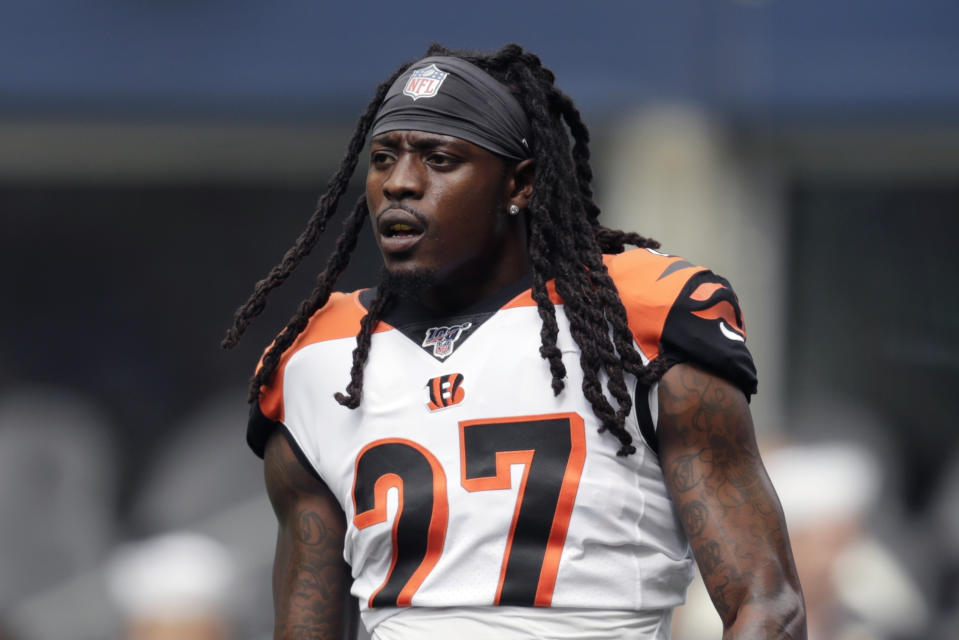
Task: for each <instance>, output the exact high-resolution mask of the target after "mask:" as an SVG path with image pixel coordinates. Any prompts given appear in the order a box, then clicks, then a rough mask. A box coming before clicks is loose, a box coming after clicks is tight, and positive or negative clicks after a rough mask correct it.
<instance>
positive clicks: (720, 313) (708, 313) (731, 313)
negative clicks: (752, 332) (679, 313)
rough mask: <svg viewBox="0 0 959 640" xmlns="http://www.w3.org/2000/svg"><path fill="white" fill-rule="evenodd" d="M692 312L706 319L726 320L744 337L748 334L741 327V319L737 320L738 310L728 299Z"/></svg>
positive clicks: (731, 327) (730, 326)
mask: <svg viewBox="0 0 959 640" xmlns="http://www.w3.org/2000/svg"><path fill="white" fill-rule="evenodd" d="M692 313H693V315H694V316H699V317H700V318H704V319H706V320H724V321H725V322H726V324H728V325H729V328H730V329H732V330H734V331H736V332H737V333H739V334H742V335H743V337H745V336H746V330H745V329H743V328H742V327H740V326H739V321H738V320H736V310H735V309H733V305H731V304H730V303H729V302H728V301H727V300H720V301H719V302H717V303H716V304H714V305H713V306H711V307H709V308H708V309H703V310H702V311H693V312H692Z"/></svg>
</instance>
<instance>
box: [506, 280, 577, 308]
mask: <svg viewBox="0 0 959 640" xmlns="http://www.w3.org/2000/svg"><path fill="white" fill-rule="evenodd" d="M546 295H548V296H549V299H550V300H551V301H552V302H553V304H563V299H562V298H560V297H559V294H558V293H556V281H554V280H550V281H549V282H547V283H546ZM535 306H536V301H535V300H533V290H532V289H527V290H526V291H524V292H523V293H521V294H519V295H518V296H516V297H515V298H513V299H512V300H510V301H509V302H507V303H506V304H505V305H503V307H502V308H503V309H515V308H517V307H535Z"/></svg>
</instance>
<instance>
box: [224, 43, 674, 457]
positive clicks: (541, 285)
mask: <svg viewBox="0 0 959 640" xmlns="http://www.w3.org/2000/svg"><path fill="white" fill-rule="evenodd" d="M426 55H427V56H436V55H440V56H455V57H458V58H461V59H463V60H466V61H468V62H470V63H472V64H474V65H476V66H477V67H479V68H481V69H483V70H484V71H485V72H486V73H488V74H489V75H491V76H492V77H494V78H496V79H497V80H499V81H500V82H501V83H502V84H503V85H505V86H506V87H508V88H509V89H510V91H511V92H512V93H513V94H514V96H515V97H516V99H517V100H518V101H519V103H520V105H521V106H522V108H523V111H524V112H525V113H526V115H527V117H528V118H529V121H530V126H531V129H532V140H531V141H530V143H531V147H532V148H533V150H534V155H535V158H536V164H535V170H534V171H535V173H534V177H533V195H532V199H531V201H530V205H529V207H528V209H527V224H528V225H529V234H528V238H529V240H528V242H529V244H528V251H529V257H530V262H531V265H532V271H533V287H532V296H533V299H534V301H535V302H536V305H537V308H538V310H539V316H540V318H541V320H542V329H541V331H540V341H541V345H540V349H539V351H540V354H541V355H542V357H543V358H544V359H546V360H547V361H548V363H549V368H550V372H551V374H552V389H553V393H554V394H556V395H558V394H559V393H560V392H562V390H563V388H564V386H565V385H564V382H563V379H564V378H565V377H566V367H565V365H564V364H563V361H562V354H561V352H560V350H559V348H558V347H557V344H556V339H557V335H558V333H559V327H558V325H557V322H556V308H555V306H554V305H553V302H552V301H551V300H550V298H549V294H548V292H547V282H548V281H550V280H553V281H554V283H555V287H556V292H557V294H559V296H560V298H562V300H563V305H564V311H565V313H566V317H567V319H568V320H569V324H570V331H571V333H572V337H573V339H574V340H575V341H576V344H577V345H578V346H579V348H580V350H581V352H582V355H581V357H580V366H581V367H582V369H583V376H584V377H583V394H584V395H585V397H586V399H587V400H589V402H590V404H591V405H592V408H593V411H594V412H595V414H596V416H597V418H599V420H600V422H601V424H602V427H601V429H600V430H601V431H609V432H610V433H611V434H613V435H614V436H615V437H616V438H618V440H619V442H620V449H619V454H620V455H629V454H631V453H633V452H635V450H636V448H635V447H634V446H633V444H632V438H631V436H630V435H629V433H628V432H627V431H626V430H625V428H624V423H625V420H626V416H628V415H629V413H630V411H631V410H632V397H631V395H630V393H629V390H628V389H627V387H626V382H625V379H624V374H625V373H631V374H633V375H634V376H636V377H637V378H638V379H639V380H640V381H641V382H643V383H645V384H652V383H653V382H655V381H656V380H658V379H659V378H660V377H661V376H662V374H663V373H664V371H665V366H664V363H663V362H662V361H660V360H659V359H656V360H653V361H652V362H650V363H649V364H648V365H644V364H643V362H642V359H641V356H640V354H639V353H638V352H637V351H636V349H635V348H634V347H633V337H632V334H631V332H630V330H629V327H628V326H627V322H626V309H625V307H624V306H623V303H622V301H621V300H620V297H619V293H618V291H617V289H616V286H615V284H614V283H613V280H612V278H611V277H610V276H609V273H608V272H607V270H606V266H605V264H604V263H603V260H602V254H603V253H622V252H623V251H624V248H625V245H627V244H631V245H635V246H637V247H648V248H657V247H659V243H658V242H656V241H654V240H651V239H648V238H644V237H643V236H641V235H639V234H636V233H629V232H624V231H617V230H613V229H607V228H605V227H603V226H601V225H600V224H599V222H598V220H597V218H598V216H599V213H600V210H599V207H598V206H597V205H596V204H595V202H593V192H592V187H591V182H592V179H593V172H592V168H591V167H590V151H589V131H588V129H587V128H586V125H585V124H584V123H583V120H582V118H581V117H580V113H579V111H578V110H577V108H576V106H575V105H574V104H573V101H572V100H571V99H570V98H569V97H568V96H567V95H566V94H564V93H563V92H562V91H560V90H559V89H558V88H556V86H555V85H554V84H553V83H554V80H555V76H554V75H553V72H552V71H550V70H549V69H547V68H546V67H544V66H543V65H542V63H541V62H540V59H539V57H538V56H536V55H534V54H532V53H529V52H527V51H525V50H523V48H522V47H520V46H518V45H515V44H509V45H506V46H505V47H503V48H502V49H500V50H499V51H497V52H495V53H493V54H490V55H484V54H478V53H474V52H468V51H451V50H449V49H447V48H445V47H443V46H440V45H436V44H434V45H432V46H431V47H430V48H429V50H428V51H427V54H426ZM410 64H411V63H406V64H404V65H403V66H401V67H400V68H399V69H398V70H397V71H396V72H395V73H394V74H393V75H392V76H391V77H390V78H389V79H387V81H386V82H384V83H383V84H381V85H379V87H377V90H376V94H375V95H374V97H373V99H372V101H371V102H370V103H369V105H367V107H366V110H365V111H364V113H363V115H362V116H361V117H360V119H359V122H358V123H357V126H356V130H355V131H354V132H353V136H352V138H351V140H350V143H349V147H348V150H347V154H346V156H345V157H344V159H343V162H342V164H341V165H340V168H339V170H338V171H337V172H336V174H335V175H334V176H333V178H332V179H331V180H330V183H329V185H328V186H327V191H326V193H324V194H323V195H322V196H321V197H320V199H319V202H318V204H317V207H316V210H315V211H314V213H313V215H312V217H311V218H310V220H309V222H308V223H307V227H306V229H305V230H304V231H303V232H302V233H301V235H300V237H299V238H297V240H296V243H295V244H294V245H293V247H292V248H290V249H289V251H287V253H286V255H285V256H284V257H283V260H282V261H281V262H280V264H278V265H276V266H275V267H274V268H273V269H272V270H271V271H270V273H269V275H268V276H267V277H266V278H264V279H263V280H261V281H259V282H258V283H257V284H256V287H255V288H254V291H253V294H252V295H251V296H250V298H249V300H247V302H246V303H245V304H244V305H243V306H241V307H240V308H239V309H238V310H237V312H236V314H235V316H234V320H233V326H232V327H231V328H230V329H229V331H228V332H227V335H226V337H225V338H224V340H223V343H222V344H223V346H224V347H225V348H230V347H233V346H234V345H236V344H237V342H238V341H239V339H240V337H241V336H242V334H243V332H244V331H245V330H246V328H247V327H248V326H249V324H250V322H251V321H252V320H253V318H255V317H256V316H257V315H259V314H260V313H261V312H262V311H263V309H264V307H265V306H266V297H267V295H268V294H269V293H270V291H272V290H273V289H275V288H276V287H278V286H280V285H281V284H282V283H283V282H284V281H286V279H287V278H288V277H289V276H290V274H291V273H292V272H293V270H295V269H296V267H297V266H298V265H299V264H300V262H301V261H302V260H303V258H305V257H306V256H307V255H308V254H309V253H310V251H311V250H312V249H313V247H314V245H315V244H316V242H317V239H318V238H319V235H320V234H321V233H322V232H323V231H324V229H325V228H326V225H327V223H328V221H329V220H330V218H331V217H332V216H333V215H334V214H335V212H336V209H337V205H338V203H339V200H340V198H341V197H342V195H343V193H344V191H345V190H346V187H347V184H348V182H349V180H350V176H351V175H352V174H353V172H354V170H355V169H356V164H357V161H358V159H359V154H360V152H361V149H362V147H363V144H364V141H365V139H366V137H367V134H368V133H369V131H370V127H371V125H372V123H373V120H374V117H375V115H376V113H377V110H378V108H379V106H380V103H381V102H382V101H383V98H384V96H385V95H386V93H387V91H388V90H389V88H390V86H391V85H392V84H393V82H394V81H395V80H396V78H398V77H399V76H400V75H401V74H402V73H403V72H405V71H406V70H407V69H408V68H409V67H410ZM570 138H572V142H573V144H572V146H570ZM570 176H575V181H571V180H570V179H569V178H570ZM368 216H369V210H368V208H367V205H366V198H365V197H360V198H359V200H358V201H357V203H356V205H355V206H354V208H353V211H352V213H351V214H350V215H349V217H348V218H347V219H346V221H345V222H344V230H343V233H342V234H341V235H340V237H339V239H338V240H337V243H336V249H335V251H334V252H333V255H332V256H330V258H329V260H328V262H327V264H326V267H325V268H324V269H323V271H322V272H321V273H320V275H319V276H318V278H317V283H316V287H315V288H314V290H313V292H312V293H311V294H310V296H309V297H308V298H307V299H305V300H304V301H303V302H302V303H300V305H299V308H298V309H297V312H296V314H295V315H294V316H293V317H292V318H290V320H289V322H288V323H287V325H286V326H285V327H284V328H283V330H282V331H280V333H279V334H278V335H277V337H276V339H275V341H274V342H273V344H272V345H271V346H270V348H269V349H268V350H267V352H266V354H265V355H264V356H263V361H262V363H261V366H260V368H259V370H258V371H257V373H256V374H255V375H254V376H253V378H252V380H251V382H250V395H249V398H250V401H251V402H252V401H253V400H256V399H257V397H258V395H259V392H260V388H261V387H262V386H263V385H266V384H269V383H270V382H271V381H272V379H273V377H274V374H275V372H276V368H277V366H278V365H279V362H280V358H281V356H282V354H283V352H284V351H286V349H287V348H288V347H289V346H290V345H292V344H293V341H294V340H295V339H296V337H297V336H298V335H300V333H301V332H302V331H303V330H304V329H305V328H306V326H307V324H308V322H309V319H310V317H312V315H313V314H314V313H315V312H316V311H317V310H318V309H320V308H321V307H322V306H323V305H325V304H326V303H327V301H328V300H329V298H330V294H331V292H332V290H333V287H334V286H335V284H336V281H337V278H338V277H339V276H340V274H341V273H342V272H343V270H344V269H345V268H346V266H347V264H348V263H349V259H350V255H351V254H352V251H353V249H354V248H355V246H356V242H357V238H358V236H359V233H360V231H361V229H362V227H363V224H364V221H365V220H366V218H367V217H368ZM391 302H392V299H391V294H390V293H389V290H388V288H387V287H382V288H380V289H378V290H377V297H376V299H375V300H374V301H373V303H372V305H371V308H370V309H369V311H368V313H367V315H366V316H365V317H364V319H363V321H362V323H361V328H360V332H359V334H358V335H357V338H356V339H357V346H356V349H355V350H354V351H353V365H352V367H351V371H350V382H349V384H348V386H347V388H346V393H337V394H336V400H337V401H338V402H339V403H340V404H342V405H344V406H346V407H349V408H351V409H355V408H356V407H358V406H359V404H360V397H361V395H362V390H363V367H364V365H365V363H366V360H367V357H368V355H369V348H370V339H371V334H372V332H373V329H374V328H375V326H376V324H377V322H378V320H379V318H380V317H382V315H383V313H384V312H385V311H386V310H387V309H388V307H389V305H390V304H391ZM601 373H602V374H605V376H606V378H607V383H606V386H607V390H608V392H609V395H611V396H612V398H613V399H614V400H615V404H616V406H615V407H614V406H613V404H612V403H610V401H609V399H608V398H607V396H606V394H604V392H603V385H602V383H601V381H600V376H601Z"/></svg>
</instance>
